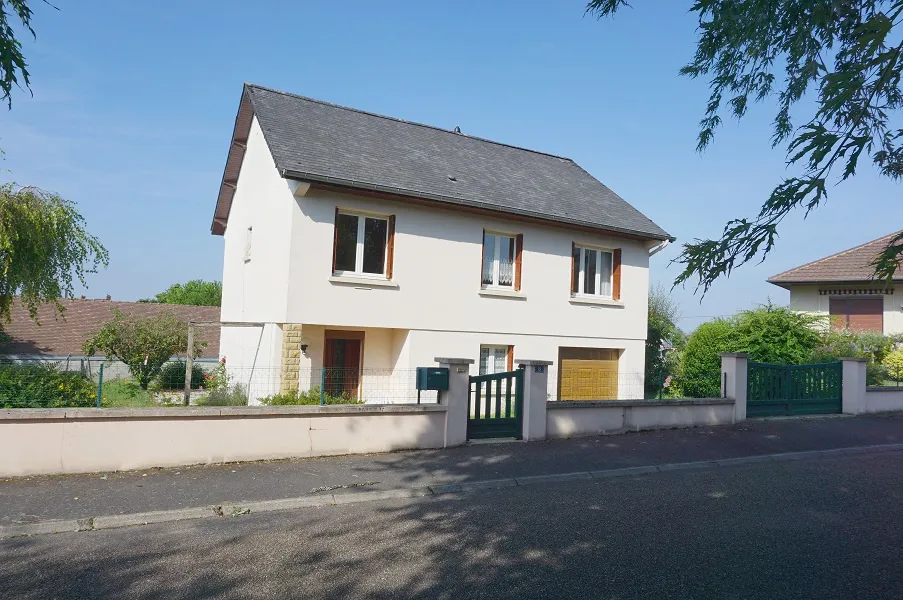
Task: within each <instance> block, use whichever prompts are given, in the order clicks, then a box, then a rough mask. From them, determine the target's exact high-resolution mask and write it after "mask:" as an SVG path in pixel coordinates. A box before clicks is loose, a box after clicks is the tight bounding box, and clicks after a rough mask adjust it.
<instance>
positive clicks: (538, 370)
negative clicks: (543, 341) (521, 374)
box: [533, 365, 546, 373]
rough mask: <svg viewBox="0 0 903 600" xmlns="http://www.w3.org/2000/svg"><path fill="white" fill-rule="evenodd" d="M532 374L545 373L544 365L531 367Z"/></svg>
mask: <svg viewBox="0 0 903 600" xmlns="http://www.w3.org/2000/svg"><path fill="white" fill-rule="evenodd" d="M533 372H534V373H545V372H546V366H545V365H536V366H534V367H533Z"/></svg>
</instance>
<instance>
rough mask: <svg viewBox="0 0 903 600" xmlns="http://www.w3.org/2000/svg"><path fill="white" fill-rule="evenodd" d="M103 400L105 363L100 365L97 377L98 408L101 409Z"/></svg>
mask: <svg viewBox="0 0 903 600" xmlns="http://www.w3.org/2000/svg"><path fill="white" fill-rule="evenodd" d="M101 398H103V363H100V370H99V374H98V375H97V408H100V399H101Z"/></svg>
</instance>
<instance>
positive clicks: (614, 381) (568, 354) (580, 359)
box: [558, 347, 620, 400]
mask: <svg viewBox="0 0 903 600" xmlns="http://www.w3.org/2000/svg"><path fill="white" fill-rule="evenodd" d="M619 358H620V350H617V349H615V348H564V347H562V348H559V349H558V365H559V366H558V399H559V400H617V399H618V394H619V390H618V379H619V374H618V359H619Z"/></svg>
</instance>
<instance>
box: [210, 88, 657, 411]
mask: <svg viewBox="0 0 903 600" xmlns="http://www.w3.org/2000/svg"><path fill="white" fill-rule="evenodd" d="M211 231H212V233H213V234H214V235H222V236H224V238H225V252H224V262H223V304H222V315H221V318H222V321H223V327H222V331H221V346H220V347H221V353H222V355H223V356H225V357H226V358H227V364H228V365H230V368H232V369H237V370H238V371H236V373H239V372H240V371H244V373H243V374H242V375H241V376H242V377H244V376H247V377H248V381H250V382H257V385H256V386H254V385H252V388H256V389H252V395H253V396H254V397H260V396H261V395H264V394H268V393H274V392H277V391H280V390H287V389H298V388H299V386H300V388H301V390H302V391H303V390H306V389H308V388H309V387H312V386H316V385H319V384H320V382H321V381H324V382H325V384H326V388H327V391H328V392H329V393H339V392H342V391H346V392H348V393H349V394H351V395H353V396H355V397H358V398H361V399H363V400H364V401H366V402H390V401H396V402H397V401H409V400H410V399H412V398H413V397H414V395H415V392H414V390H413V387H414V375H413V372H414V369H415V368H416V367H418V366H434V365H435V362H434V358H435V357H439V356H451V357H470V358H472V359H473V360H474V361H475V364H474V366H473V367H472V369H473V371H472V372H473V374H476V373H477V372H480V373H492V372H496V371H505V370H510V369H512V367H513V365H514V357H515V356H517V357H520V358H524V359H541V360H550V361H554V363H555V367H553V368H554V369H556V371H555V373H556V375H555V377H554V378H551V379H553V381H554V382H555V383H554V385H550V388H554V389H550V395H551V396H556V395H557V394H558V393H559V391H561V395H562V398H563V399H565V398H567V397H568V396H569V395H570V397H615V398H617V397H622V398H631V397H642V393H643V385H642V383H643V382H642V373H643V368H644V342H645V338H646V313H647V295H648V287H649V276H648V268H649V256H650V252H654V249H655V248H656V247H658V246H660V245H662V244H663V243H666V242H667V241H668V240H669V239H670V236H669V235H668V233H666V232H665V231H664V230H662V229H661V228H660V227H659V226H658V225H656V224H655V223H653V222H652V221H651V220H649V219H648V218H646V217H645V216H644V215H643V214H641V213H640V212H639V211H637V210H636V209H635V208H633V207H632V206H631V205H630V204H628V203H627V202H625V201H624V200H623V199H622V198H620V197H619V196H618V195H617V194H615V193H614V192H612V191H611V190H610V189H608V188H607V187H606V186H605V185H603V184H602V183H600V182H599V181H598V180H596V179H595V178H593V177H592V176H591V175H590V174H589V173H587V172H586V171H584V170H583V169H581V168H580V167H579V166H578V165H577V164H575V163H574V162H573V161H572V160H570V159H567V158H563V157H559V156H553V155H550V154H545V153H542V152H536V151H533V150H527V149H524V148H517V147H514V146H510V145H507V144H503V143H498V142H493V141H490V140H485V139H480V138H475V137H471V136H468V135H466V134H464V133H461V132H460V131H459V130H457V129H456V130H455V131H448V130H444V129H439V128H436V127H431V126H427V125H421V124H418V123H411V122H407V121H402V120H399V119H394V118H390V117H385V116H380V115H375V114H371V113H367V112H363V111H359V110H354V109H350V108H345V107H341V106H336V105H333V104H328V103H325V102H321V101H318V100H312V99H310V98H305V97H302V96H297V95H293V94H288V93H284V92H279V91H275V90H270V89H266V88H262V87H258V86H254V85H245V87H244V91H243V93H242V97H241V102H240V105H239V109H238V115H237V116H236V119H235V127H234V130H233V134H232V142H231V146H230V149H229V154H228V158H227V161H226V167H225V173H224V175H223V181H222V185H221V187H220V192H219V197H218V199H217V204H216V210H215V214H214V218H213V224H212V227H211ZM559 366H560V367H559ZM324 368H325V369H326V370H325V371H324ZM249 369H251V370H253V372H249V371H248V370H249ZM581 369H582V370H581ZM324 373H325V379H324ZM336 373H340V374H341V375H336ZM615 373H617V376H615V375H614V374H615ZM562 380H564V384H563V385H564V387H565V389H563V390H559V386H561V385H562V383H561V381H562ZM603 380H604V381H603Z"/></svg>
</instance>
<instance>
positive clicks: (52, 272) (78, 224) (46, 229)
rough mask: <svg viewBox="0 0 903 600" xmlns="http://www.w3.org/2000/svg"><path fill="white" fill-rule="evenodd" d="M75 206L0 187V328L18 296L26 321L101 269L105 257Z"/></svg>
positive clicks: (29, 190) (57, 198)
mask: <svg viewBox="0 0 903 600" xmlns="http://www.w3.org/2000/svg"><path fill="white" fill-rule="evenodd" d="M85 225H86V223H85V219H84V218H83V217H82V216H81V215H80V214H79V213H78V211H77V210H76V209H75V204H74V203H73V202H70V201H68V200H65V199H63V198H61V197H60V196H59V195H57V194H54V193H51V192H46V191H44V190H40V189H38V188H34V187H24V188H20V189H18V190H16V188H15V186H14V185H13V184H4V185H0V323H2V322H4V321H5V322H8V321H9V318H10V306H11V305H12V301H13V298H14V297H15V296H19V297H20V299H21V302H22V303H23V304H24V305H25V306H26V307H27V308H28V312H29V314H30V315H31V317H32V318H35V316H36V315H37V310H38V306H40V305H41V304H43V303H51V304H54V305H55V306H56V307H57V309H58V310H62V306H61V305H60V303H59V298H61V297H66V296H72V295H73V284H74V282H75V281H79V282H80V283H81V284H82V285H86V282H85V276H86V275H87V274H89V273H96V272H97V269H98V267H100V266H104V267H105V266H107V264H108V261H109V255H108V254H107V250H106V248H104V247H103V245H101V243H100V241H98V239H97V238H96V237H94V236H93V235H91V234H90V233H88V231H87V230H86V228H85Z"/></svg>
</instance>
